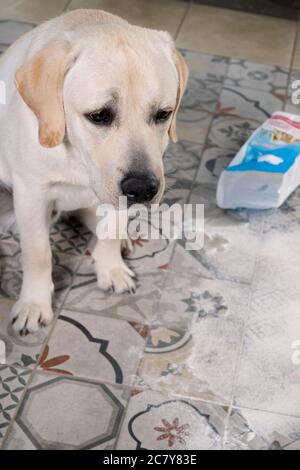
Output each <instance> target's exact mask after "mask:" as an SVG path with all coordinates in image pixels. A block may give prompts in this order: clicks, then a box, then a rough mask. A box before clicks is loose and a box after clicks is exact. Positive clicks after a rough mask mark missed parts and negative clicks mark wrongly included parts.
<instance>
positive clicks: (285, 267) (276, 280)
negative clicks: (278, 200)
mask: <svg viewBox="0 0 300 470" xmlns="http://www.w3.org/2000/svg"><path fill="white" fill-rule="evenodd" d="M292 200H293V199H291V202H292ZM299 236H300V206H299V207H297V209H296V210H295V208H291V206H288V205H285V206H284V207H282V208H281V210H279V211H277V212H270V213H269V214H268V215H267V216H266V220H265V223H264V233H263V236H262V239H261V240H260V247H259V253H258V258H257V267H256V272H255V278H254V286H255V287H257V288H262V289H264V288H265V289H270V290H273V289H274V290H276V289H278V290H283V291H285V292H286V294H287V295H289V294H290V293H299V294H300V285H299V279H300V265H299V263H298V262H295V260H298V259H300V246H299V243H298V240H299Z"/></svg>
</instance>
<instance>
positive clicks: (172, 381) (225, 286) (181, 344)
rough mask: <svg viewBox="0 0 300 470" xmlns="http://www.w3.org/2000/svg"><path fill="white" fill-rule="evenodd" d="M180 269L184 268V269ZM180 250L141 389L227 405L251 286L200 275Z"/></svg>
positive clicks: (163, 298) (162, 301)
mask: <svg viewBox="0 0 300 470" xmlns="http://www.w3.org/2000/svg"><path fill="white" fill-rule="evenodd" d="M183 267H184V269H183ZM199 273H200V271H199V270H198V267H197V263H196V262H195V261H194V260H193V259H189V258H188V256H186V255H185V253H184V251H183V250H182V249H181V248H180V247H178V249H177V250H176V253H175V257H174V260H173V262H172V264H171V266H170V273H169V277H168V278H167V281H166V284H165V287H164V289H163V293H162V296H161V299H160V301H159V302H158V305H157V311H158V316H159V319H160V322H159V323H154V325H153V326H152V327H151V330H150V336H149V338H148V342H147V347H146V354H145V357H144V359H143V361H142V365H141V368H140V374H139V375H140V379H141V380H140V382H138V383H139V384H140V385H147V386H149V387H151V388H153V389H159V390H163V391H165V392H168V393H176V394H178V395H180V396H185V397H194V398H202V399H205V400H214V401H217V402H218V403H225V404H226V403H227V404H229V403H230V400H231V399H232V391H233V384H234V375H235V371H236V368H237V364H238V359H239V352H240V349H241V345H242V334H243V329H244V323H245V320H246V319H247V315H248V308H249V298H250V288H247V287H244V286H241V285H238V284H234V283H228V282H221V281H215V280H208V279H205V278H203V277H200V276H199Z"/></svg>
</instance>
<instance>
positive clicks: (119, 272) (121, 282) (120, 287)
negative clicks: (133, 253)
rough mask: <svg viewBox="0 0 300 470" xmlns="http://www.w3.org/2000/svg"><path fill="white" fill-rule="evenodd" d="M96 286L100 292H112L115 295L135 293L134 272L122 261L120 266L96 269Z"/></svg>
mask: <svg viewBox="0 0 300 470" xmlns="http://www.w3.org/2000/svg"><path fill="white" fill-rule="evenodd" d="M96 270H97V279H98V286H99V287H100V289H101V290H105V291H107V290H112V291H113V292H115V293H116V294H123V293H124V292H130V293H131V294H134V293H135V289H136V283H135V277H136V276H135V274H134V272H133V271H132V270H131V269H129V268H128V266H126V264H125V263H124V262H123V261H122V262H121V263H120V265H118V266H113V267H111V266H110V267H108V266H103V265H102V266H101V265H100V266H99V267H97V269H96Z"/></svg>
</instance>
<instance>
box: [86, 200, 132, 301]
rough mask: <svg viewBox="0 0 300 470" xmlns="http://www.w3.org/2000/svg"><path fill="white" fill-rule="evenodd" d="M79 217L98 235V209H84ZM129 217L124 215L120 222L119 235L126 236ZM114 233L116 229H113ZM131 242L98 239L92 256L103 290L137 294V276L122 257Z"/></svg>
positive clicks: (99, 284) (99, 283)
mask: <svg viewBox="0 0 300 470" xmlns="http://www.w3.org/2000/svg"><path fill="white" fill-rule="evenodd" d="M78 216H79V218H80V220H81V222H83V223H84V224H85V225H86V226H87V227H88V228H89V229H90V230H91V231H92V232H94V233H95V234H96V233H97V218H96V209H84V210H81V211H79V213H78ZM127 222H128V219H127V215H126V214H125V212H124V214H123V216H121V217H120V218H119V220H118V233H119V234H120V235H122V234H125V233H126V231H127ZM111 229H112V232H113V231H114V227H111ZM130 247H131V242H130V240H127V239H121V238H120V239H107V240H104V239H97V242H96V246H95V248H94V250H93V253H92V256H93V259H94V261H95V268H96V274H97V280H98V286H99V287H100V289H101V290H112V291H113V292H115V293H116V294H122V293H124V292H130V293H133V292H135V289H136V283H135V274H134V272H133V271H132V270H131V269H130V268H129V267H128V266H127V265H126V263H125V261H124V260H123V257H122V252H123V251H124V248H125V249H130Z"/></svg>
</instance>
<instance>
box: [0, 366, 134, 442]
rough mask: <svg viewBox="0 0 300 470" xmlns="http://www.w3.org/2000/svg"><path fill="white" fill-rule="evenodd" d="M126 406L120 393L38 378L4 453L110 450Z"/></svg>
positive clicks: (48, 377)
mask: <svg viewBox="0 0 300 470" xmlns="http://www.w3.org/2000/svg"><path fill="white" fill-rule="evenodd" d="M70 397H71V399H70ZM126 402H127V392H126V390H124V389H122V388H115V387H111V386H107V385H104V384H99V383H93V382H84V381H79V380H73V379H72V378H70V377H63V376H54V375H50V374H41V373H38V374H36V375H35V377H34V379H33V381H32V383H31V384H30V387H29V389H28V390H27V391H26V393H25V395H24V399H23V401H22V404H21V406H20V408H19V411H18V414H17V417H16V421H15V423H14V425H13V427H12V430H11V432H10V433H9V435H8V438H7V439H6V442H5V443H4V448H5V449H9V450H21V449H23V450H24V449H26V450H35V449H38V450H43V449H44V450H51V449H56V450H59V449H61V450H63V449H68V450H72V449H99V450H100V449H112V448H113V446H114V443H115V439H116V435H117V433H118V429H119V426H120V422H121V420H122V416H123V414H124V409H125V406H126Z"/></svg>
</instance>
